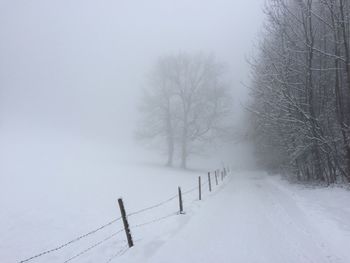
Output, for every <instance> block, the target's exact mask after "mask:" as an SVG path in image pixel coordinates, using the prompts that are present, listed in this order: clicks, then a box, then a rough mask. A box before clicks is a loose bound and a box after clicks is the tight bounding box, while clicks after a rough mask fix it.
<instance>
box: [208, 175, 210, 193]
mask: <svg viewBox="0 0 350 263" xmlns="http://www.w3.org/2000/svg"><path fill="white" fill-rule="evenodd" d="M208 183H209V192H211V180H210V172H208Z"/></svg>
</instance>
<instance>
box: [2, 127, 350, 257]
mask: <svg viewBox="0 0 350 263" xmlns="http://www.w3.org/2000/svg"><path fill="white" fill-rule="evenodd" d="M28 136H31V135H28ZM1 138H2V140H1V144H2V150H1V156H0V157H1V177H0V180H1V191H0V208H1V209H0V226H1V227H0V261H1V262H5V263H7V262H9V263H11V262H19V261H20V260H23V259H25V258H28V257H30V256H32V255H34V254H36V253H39V252H41V251H45V250H47V249H51V248H54V247H56V246H58V245H60V244H62V243H65V242H67V241H69V240H71V239H73V238H75V237H77V236H79V235H81V234H84V233H86V232H89V231H90V230H93V229H95V228H96V227H98V226H100V225H103V224H105V223H107V222H109V221H110V220H112V219H114V218H117V217H119V208H118V206H117V199H118V198H119V197H121V196H122V197H123V198H124V201H125V205H126V209H127V212H128V213H130V212H133V211H137V210H139V209H142V208H144V207H147V206H150V205H153V204H156V203H158V202H160V201H162V200H166V199H167V198H169V197H171V196H173V195H176V191H177V186H178V185H180V186H182V188H183V191H185V190H187V189H191V188H192V187H195V186H196V185H197V177H198V176H199V175H203V179H204V178H205V177H206V171H207V169H210V168H217V167H216V166H218V165H219V163H218V162H217V161H213V162H209V161H208V162H207V163H206V165H207V167H202V170H192V171H187V172H184V171H181V170H177V169H172V170H171V169H166V168H165V167H163V166H162V165H161V164H160V163H159V162H157V161H155V160H156V158H153V157H152V156H150V154H149V153H146V152H145V153H141V152H139V153H140V154H139V155H134V154H133V152H132V151H115V148H114V146H112V145H103V144H93V143H91V142H89V143H87V142H83V141H79V140H77V139H76V138H71V139H70V140H69V139H67V138H65V139H62V138H61V137H57V139H56V140H52V138H45V137H43V136H40V137H37V138H36V137H35V136H32V137H31V140H28V137H25V138H23V140H22V141H21V140H20V139H19V138H20V137H19V136H16V134H14V133H13V132H11V133H9V134H2V136H1ZM13 138H16V139H15V140H12V139H13ZM58 138H61V139H58ZM130 147H131V146H130ZM124 149H125V148H124ZM146 155H147V158H145V157H146ZM131 160H132V161H131ZM146 160H147V161H146ZM240 164H241V162H239V161H238V162H236V163H234V165H233V166H234V167H236V169H235V170H234V171H233V172H232V174H231V175H230V177H228V178H227V179H226V181H225V183H224V184H221V185H220V186H219V187H216V186H214V191H213V192H212V193H208V190H207V188H206V186H203V201H201V202H199V201H197V200H196V199H197V192H196V191H194V192H191V193H189V194H186V195H185V196H184V206H185V211H186V214H185V215H174V213H175V212H176V211H177V209H178V204H177V199H176V198H175V199H173V200H172V201H170V202H168V203H166V204H164V205H162V206H160V207H158V208H155V209H152V210H150V211H148V212H144V213H141V214H137V215H134V216H130V218H129V220H130V225H131V226H132V234H133V237H134V240H135V247H134V248H132V249H130V250H127V251H126V252H125V253H124V254H123V255H121V256H120V257H116V258H114V259H112V260H111V261H110V262H128V263H136V262H259V263H260V262H269V263H270V262H315V263H316V262H317V263H322V262H350V252H349V250H348V244H349V243H350V208H349V206H348V204H349V203H350V193H349V191H347V190H345V189H341V188H336V187H334V188H320V189H311V188H307V187H302V186H300V185H290V184H288V183H287V182H285V181H282V180H280V179H279V177H276V176H268V175H266V174H265V173H264V172H261V171H254V170H245V169H238V167H239V165H240ZM167 215H171V216H170V217H167V218H165V219H162V217H164V216H167ZM154 218H161V219H160V220H159V221H157V222H154V223H151V224H148V225H143V226H139V224H143V223H145V222H150V221H152V220H153V219H154ZM121 227H122V223H121V222H120V221H118V222H116V223H115V224H112V225H111V226H108V227H106V228H105V229H103V230H102V231H99V232H98V233H96V234H94V235H91V236H89V237H87V238H85V239H82V240H80V241H79V242H76V243H74V244H72V245H70V246H67V247H65V248H63V249H62V250H59V251H56V252H53V253H50V254H48V255H45V256H43V257H41V258H38V259H34V260H33V261H31V262H65V261H66V260H68V259H70V258H72V257H73V256H74V255H76V254H77V253H79V252H81V251H84V249H86V248H88V247H90V246H92V245H94V244H95V243H96V242H98V241H100V240H103V239H105V238H106V237H108V236H110V235H111V234H113V233H114V232H116V231H118V230H119V229H121ZM125 246H126V243H125V236H124V233H123V232H121V233H120V234H118V235H116V236H114V237H113V238H111V239H109V240H107V241H106V242H104V243H103V244H101V245H99V246H97V247H96V248H94V249H92V250H91V251H89V252H87V253H85V254H84V255H82V256H80V257H79V258H74V259H72V260H70V261H69V262H107V261H108V260H109V259H110V258H112V257H113V255H115V254H118V252H119V251H121V249H123V248H125Z"/></svg>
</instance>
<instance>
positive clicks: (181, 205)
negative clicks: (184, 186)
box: [178, 186, 183, 214]
mask: <svg viewBox="0 0 350 263" xmlns="http://www.w3.org/2000/svg"><path fill="white" fill-rule="evenodd" d="M178 191H179V208H180V214H183V204H182V194H181V188H180V186H179V187H178Z"/></svg>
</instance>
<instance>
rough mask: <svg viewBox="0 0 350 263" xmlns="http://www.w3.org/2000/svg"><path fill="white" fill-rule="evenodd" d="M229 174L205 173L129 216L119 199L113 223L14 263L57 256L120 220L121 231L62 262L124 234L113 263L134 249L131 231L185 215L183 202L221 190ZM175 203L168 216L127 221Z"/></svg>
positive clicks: (107, 262) (196, 199)
mask: <svg viewBox="0 0 350 263" xmlns="http://www.w3.org/2000/svg"><path fill="white" fill-rule="evenodd" d="M229 173H230V168H229V167H224V168H223V169H221V170H220V169H217V170H215V171H212V172H208V176H207V178H205V177H203V178H202V177H201V176H199V177H198V185H197V186H195V187H193V188H190V189H187V190H185V191H181V187H178V190H179V191H178V194H176V195H173V196H171V197H169V198H168V199H166V200H163V201H161V202H159V203H156V204H153V205H151V206H148V207H145V208H142V209H140V210H137V211H134V212H131V213H126V212H125V208H124V204H123V200H122V199H121V198H120V199H118V202H119V207H120V211H121V216H120V217H117V218H114V219H113V220H111V221H109V222H107V223H105V224H103V225H101V226H99V227H97V228H95V229H93V230H91V231H89V232H87V233H85V234H82V235H80V236H77V237H75V238H73V239H71V240H70V241H68V242H65V243H63V244H61V245H58V246H56V247H54V248H51V249H48V250H45V251H42V252H40V253H37V254H35V255H32V256H30V257H28V258H26V259H23V260H20V261H18V262H17V263H25V262H34V260H36V259H39V258H42V257H44V256H47V255H48V254H51V253H56V252H58V251H60V250H63V249H65V248H67V247H69V246H71V245H73V244H75V243H77V242H79V241H81V240H83V239H86V238H88V237H90V236H93V235H94V234H96V233H98V232H100V231H102V230H104V229H107V228H108V227H110V226H112V225H115V224H116V223H118V222H120V221H122V222H123V228H120V229H119V230H118V231H116V232H113V233H112V234H109V235H108V236H106V237H105V238H103V239H101V240H99V241H97V242H95V243H93V244H91V245H89V246H88V247H87V248H85V249H83V250H81V251H79V252H77V253H76V254H74V255H72V256H70V257H68V258H67V259H63V260H62V262H63V263H68V262H71V261H73V260H75V259H78V258H80V257H81V256H83V255H85V254H87V253H88V252H90V251H91V250H93V249H95V248H97V247H100V246H102V245H105V244H106V243H107V242H108V241H110V240H112V239H113V238H115V237H117V236H120V235H122V234H123V232H124V233H125V235H126V239H123V240H119V242H117V243H123V245H122V246H120V247H119V248H118V249H117V253H115V254H113V255H112V256H111V257H110V258H108V259H107V261H106V263H109V262H112V261H113V260H114V259H116V258H118V257H120V256H122V255H124V254H125V253H126V252H127V251H128V249H129V248H131V247H133V246H134V242H133V237H132V235H131V231H130V230H131V229H138V228H142V227H146V226H149V225H153V224H156V223H158V222H161V221H165V220H167V219H169V218H173V217H175V216H178V215H180V214H184V211H183V210H184V201H185V202H186V203H187V202H188V203H191V202H195V201H201V200H202V197H203V193H204V192H206V193H210V192H212V191H213V190H214V187H213V186H214V182H215V186H220V187H221V188H222V187H224V186H225V183H224V179H225V177H226V176H228V175H229ZM220 176H221V180H220ZM203 179H204V180H203ZM205 179H207V180H205ZM214 180H215V181H214ZM219 182H220V183H219ZM207 186H208V188H207V191H205V189H206V187H207ZM175 200H178V209H176V210H175V209H173V211H172V212H171V213H168V214H166V215H162V216H157V217H152V218H151V219H149V220H147V221H144V222H139V223H135V224H132V225H131V226H129V222H128V220H129V219H130V218H132V217H134V216H136V215H140V214H144V213H146V212H151V211H153V210H154V209H157V208H160V207H163V206H165V205H167V204H169V203H171V202H173V201H175ZM125 243H127V244H125Z"/></svg>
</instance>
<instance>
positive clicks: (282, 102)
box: [248, 0, 350, 184]
mask: <svg viewBox="0 0 350 263" xmlns="http://www.w3.org/2000/svg"><path fill="white" fill-rule="evenodd" d="M265 12H266V17H267V19H266V23H265V26H264V32H263V37H262V39H261V40H260V42H259V44H258V46H257V47H258V51H257V54H256V56H255V58H254V59H253V60H252V61H251V64H252V83H253V84H252V87H251V88H252V91H251V94H252V101H251V102H250V105H249V107H248V108H249V111H250V117H251V118H250V120H251V125H252V133H251V135H252V137H251V138H252V140H253V141H254V143H255V145H256V153H257V156H258V158H259V163H260V164H261V165H263V166H264V167H265V168H267V169H269V170H274V171H278V172H281V171H283V172H284V174H288V175H294V177H295V179H297V180H300V181H317V182H325V183H327V184H332V183H335V182H349V181H350V46H349V42H350V1H349V0H269V1H268V3H267V4H266V8H265Z"/></svg>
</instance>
